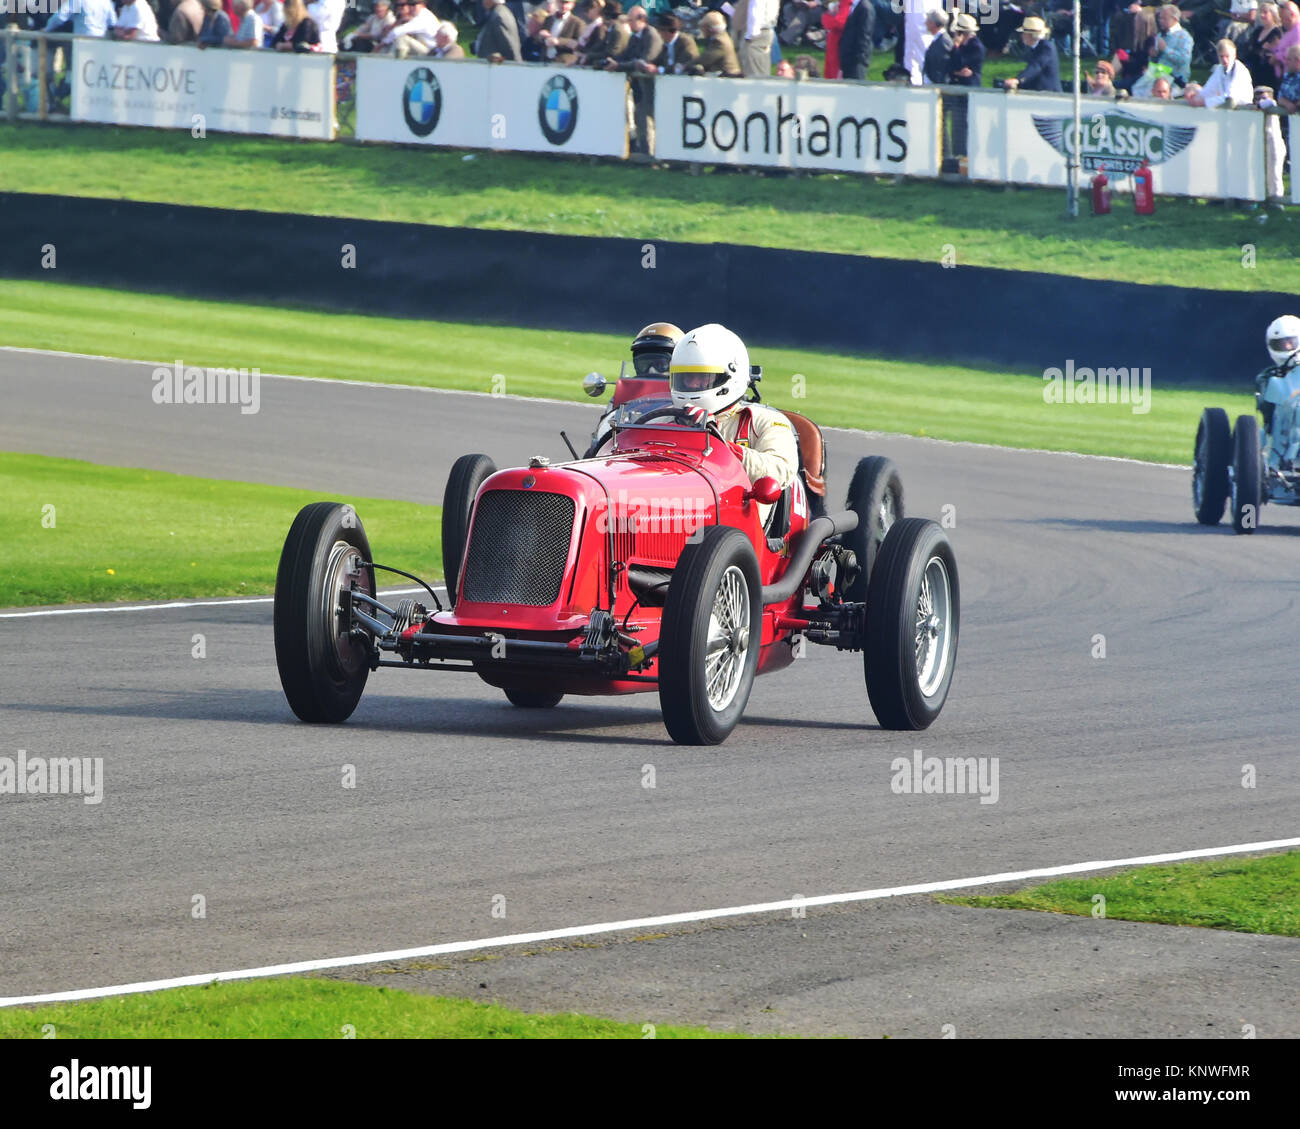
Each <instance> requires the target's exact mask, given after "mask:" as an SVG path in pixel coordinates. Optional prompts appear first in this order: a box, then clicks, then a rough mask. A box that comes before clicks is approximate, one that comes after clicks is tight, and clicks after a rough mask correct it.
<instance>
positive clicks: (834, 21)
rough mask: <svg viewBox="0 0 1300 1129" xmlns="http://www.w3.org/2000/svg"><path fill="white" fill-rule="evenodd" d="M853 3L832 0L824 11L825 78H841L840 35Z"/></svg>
mask: <svg viewBox="0 0 1300 1129" xmlns="http://www.w3.org/2000/svg"><path fill="white" fill-rule="evenodd" d="M852 8H853V5H852V4H850V3H848V2H847V0H838V2H837V0H831V3H830V4H827V5H826V11H824V12H823V13H822V27H824V28H825V29H826V70H825V73H824V74H823V75H822V77H823V78H840V77H841V75H840V36H841V35H843V34H844V25H845V24H846V23H847V22H848V19H849V12H850V11H851V10H852Z"/></svg>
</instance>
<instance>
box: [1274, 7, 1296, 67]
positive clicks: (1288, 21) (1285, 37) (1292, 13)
mask: <svg viewBox="0 0 1300 1129" xmlns="http://www.w3.org/2000/svg"><path fill="white" fill-rule="evenodd" d="M1277 14H1278V17H1279V19H1281V21H1282V38H1281V39H1279V40H1278V41H1277V42H1276V43H1274V44H1273V48H1272V55H1273V71H1274V73H1275V74H1276V75H1277V77H1278V78H1281V77H1282V75H1283V74H1284V73H1285V71H1286V52H1287V48H1288V47H1291V46H1292V45H1293V44H1296V43H1300V7H1297V6H1296V4H1295V0H1287V3H1285V4H1279V5H1278V10H1277Z"/></svg>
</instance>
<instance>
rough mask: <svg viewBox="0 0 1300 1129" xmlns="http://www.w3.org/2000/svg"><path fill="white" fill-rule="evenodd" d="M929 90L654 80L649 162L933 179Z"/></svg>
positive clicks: (933, 93)
mask: <svg viewBox="0 0 1300 1129" xmlns="http://www.w3.org/2000/svg"><path fill="white" fill-rule="evenodd" d="M939 97H940V95H939V89H938V87H933V86H931V87H909V86H895V85H892V84H888V83H856V82H854V83H843V82H809V81H803V82H795V81H792V80H790V79H780V78H776V79H748V80H745V81H737V80H736V79H727V78H713V77H708V78H694V77H690V76H686V75H672V76H666V77H664V78H658V79H656V80H655V93H654V104H655V156H656V157H659V158H661V159H664V160H669V161H693V162H700V163H704V164H710V165H717V164H735V165H757V166H760V167H766V168H785V169H806V170H809V171H826V172H859V173H903V174H906V175H908V176H920V177H933V176H938V174H939V161H940V136H939Z"/></svg>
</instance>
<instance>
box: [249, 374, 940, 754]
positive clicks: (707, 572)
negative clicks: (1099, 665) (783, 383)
mask: <svg viewBox="0 0 1300 1129" xmlns="http://www.w3.org/2000/svg"><path fill="white" fill-rule="evenodd" d="M665 384H666V382H665ZM633 391H636V392H638V393H642V394H641V395H639V396H628V395H627V394H626V393H627V392H628V389H625V390H624V392H625V394H624V395H623V396H618V395H616V397H615V399H616V400H617V401H618V406H617V408H616V410H615V411H614V413H613V415H612V417H610V421H609V422H610V423H611V425H612V426H611V427H610V429H609V430H610V434H609V436H608V441H607V442H605V443H603V445H602V444H596V446H599V447H601V450H600V451H599V452H598V453H596V454H594V455H591V456H590V457H587V458H583V459H575V460H574V461H572V462H566V463H560V464H557V465H552V464H551V462H550V461H549V460H548V459H546V458H543V457H540V456H538V457H534V458H532V459H530V460H529V463H528V465H527V466H522V467H516V468H514V469H510V470H497V469H496V467H495V466H494V465H493V463H492V461H491V460H490V459H489V458H488V457H487V456H486V455H464V456H462V457H461V458H460V459H458V460H457V461H456V463H455V464H454V465H453V467H452V470H451V474H450V476H449V479H448V483H447V488H446V493H445V496H444V508H443V515H442V543H443V564H444V570H445V573H446V579H447V597H448V602H449V604H450V605H451V606H450V607H443V606H442V603H441V601H440V600H439V597H438V595H437V592H436V591H435V590H434V589H433V588H431V587H430V586H429V585H427V584H425V582H424V581H421V580H419V578H418V577H414V576H411V574H409V573H404V572H401V570H398V569H388V567H387V566H384V565H381V564H378V563H376V562H375V561H374V560H373V558H372V556H371V552H370V544H369V542H368V540H367V539H366V534H365V530H364V529H363V527H362V524H361V521H360V519H359V518H358V517H357V515H356V514H355V513H354V512H353V510H352V509H351V507H349V506H345V505H340V504H335V503H331V502H317V503H314V504H312V505H309V506H307V507H305V508H304V509H303V510H302V511H301V512H300V513H299V514H298V516H297V518H296V519H295V520H294V523H293V526H292V528H291V529H290V530H289V535H288V537H287V539H286V541H285V545H284V551H283V553H282V555H281V557H280V566H279V572H278V574H277V577H276V587H275V651H276V662H277V665H278V667H279V671H280V681H281V684H282V685H283V687H284V692H285V695H286V697H287V698H288V700H289V705H290V706H291V707H292V709H293V711H294V713H295V714H297V715H298V717H300V718H301V719H302V720H304V721H309V722H341V721H343V720H345V719H346V718H348V717H349V716H350V715H351V714H352V712H353V710H354V709H355V708H356V705H357V702H358V700H359V699H360V697H361V693H362V690H363V689H364V688H365V685H366V680H367V678H368V676H369V674H370V672H371V671H372V670H375V669H377V668H379V667H381V666H400V667H411V668H423V669H430V670H462V671H472V672H474V673H477V674H478V676H479V677H480V678H481V679H483V681H485V682H487V683H488V684H489V685H492V686H496V687H499V688H500V689H501V690H503V691H504V692H505V695H506V697H507V698H508V699H509V700H510V701H511V702H512V703H514V704H515V705H516V706H520V707H524V708H537V709H544V708H549V707H552V706H554V705H556V704H557V703H558V702H559V701H560V700H561V698H563V697H564V695H566V694H624V693H637V692H644V691H649V690H656V689H657V690H658V692H659V701H660V706H661V708H662V711H663V718H664V724H665V726H666V727H667V729H668V733H669V734H670V735H671V737H672V738H673V740H674V741H677V742H679V743H681V744H693V745H703V744H717V743H719V742H721V741H723V740H725V738H726V737H727V735H728V734H729V733H730V732H731V731H732V729H733V728H734V727H735V726H736V724H737V723H738V722H739V720H740V718H741V715H742V714H743V712H744V709H745V704H746V702H747V701H748V699H749V694H750V688H751V686H752V685H753V680H754V677H755V675H757V674H762V673H766V672H768V671H774V670H780V669H781V668H782V667H785V666H788V665H790V664H791V663H792V662H793V661H794V660H795V659H796V658H797V657H798V656H799V655H800V654H801V653H802V646H803V643H804V642H808V643H819V644H825V645H830V646H834V647H836V648H837V649H838V650H841V651H861V652H862V654H863V666H864V672H865V679H866V689H867V694H868V696H869V698H870V701H871V707H872V709H873V710H874V712H875V715H876V717H877V719H878V720H879V722H880V724H881V725H882V726H883V727H885V728H887V729H924V728H926V727H927V726H928V725H930V723H931V722H933V721H934V719H935V718H936V717H938V715H939V712H940V710H941V709H942V708H943V704H944V701H945V699H946V698H947V695H948V688H949V685H950V683H951V681H952V675H953V669H954V666H955V663H956V657H957V633H958V620H959V604H960V601H959V588H958V580H957V564H956V560H955V558H954V556H953V550H952V546H951V544H950V543H949V540H948V538H947V536H946V535H945V533H944V532H943V530H942V529H940V527H939V526H938V525H937V524H935V523H934V522H932V521H927V520H922V519H918V518H906V517H904V516H903V488H902V482H901V480H900V478H899V474H898V470H897V468H896V467H895V466H894V464H893V463H892V462H891V461H890V460H888V459H885V458H880V457H872V458H865V459H862V460H861V461H860V462H859V463H858V465H857V467H856V469H855V470H854V473H853V477H852V480H851V481H850V483H849V489H848V499H847V503H846V508H845V509H844V510H843V511H841V512H838V513H828V512H826V506H825V492H826V484H825V445H824V443H823V440H822V434H821V431H820V429H819V428H818V427H817V426H816V425H815V424H814V423H813V422H812V421H811V420H809V419H807V418H805V417H803V416H800V415H797V414H795V413H792V412H787V413H786V415H787V416H788V417H789V419H790V421H791V423H792V425H793V426H794V429H795V432H796V435H797V437H798V440H799V448H800V463H801V468H800V473H799V476H798V478H797V479H796V480H795V482H794V483H793V484H792V485H791V486H790V487H787V488H786V489H785V490H781V489H780V488H779V487H778V484H777V483H776V481H775V480H774V479H771V478H760V479H759V480H758V481H757V482H753V483H751V482H750V480H749V478H748V477H747V476H746V474H745V472H744V470H743V468H742V466H741V463H740V461H739V459H737V457H736V456H735V454H734V453H733V452H732V451H731V449H730V448H729V447H728V445H727V443H726V442H725V441H723V440H722V439H721V438H720V436H719V435H718V434H717V432H716V430H715V429H714V428H713V427H712V426H710V425H705V426H701V425H700V424H699V423H698V422H696V421H695V420H693V419H692V418H691V417H690V415H689V414H688V413H685V412H683V411H682V410H681V409H679V408H674V407H673V406H672V405H671V402H669V403H667V404H665V403H664V402H662V401H660V400H656V399H655V398H654V396H653V395H652V394H651V395H645V394H644V393H645V392H646V390H645V389H641V388H637V389H634V390H633ZM650 391H651V392H653V390H650ZM760 510H767V511H768V512H767V520H766V523H764V522H763V521H761V520H760ZM376 569H379V570H387V571H392V572H396V573H400V575H403V576H411V579H415V580H417V582H418V583H420V584H421V585H423V586H424V587H425V588H426V589H427V590H428V592H429V595H430V597H431V600H432V610H430V607H429V606H426V605H425V604H423V603H420V602H417V601H415V600H411V599H404V600H402V601H400V602H399V603H397V604H396V606H395V607H389V606H388V605H386V604H384V603H383V602H381V601H380V600H379V599H378V598H377V595H376V593H377V588H376V585H375V570H376Z"/></svg>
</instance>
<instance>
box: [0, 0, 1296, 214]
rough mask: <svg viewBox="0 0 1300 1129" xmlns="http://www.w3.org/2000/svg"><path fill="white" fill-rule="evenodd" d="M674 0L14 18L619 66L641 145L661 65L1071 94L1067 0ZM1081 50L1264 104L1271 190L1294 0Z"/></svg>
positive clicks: (1202, 102)
mask: <svg viewBox="0 0 1300 1129" xmlns="http://www.w3.org/2000/svg"><path fill="white" fill-rule="evenodd" d="M1224 2H1229V3H1230V4H1231V7H1230V9H1228V10H1224V9H1223V8H1222V7H1221V5H1222V4H1223V3H1224ZM668 4H669V0H645V2H643V3H638V4H634V5H632V6H630V7H628V8H627V10H626V11H625V10H624V8H623V3H622V0H540V2H530V0H311V2H310V3H304V0H62V3H61V6H60V7H59V8H58V9H57V10H56V11H55V12H54V13H53V14H52V15H49V16H41V15H39V14H36V13H34V12H31V11H30V10H29V13H28V14H27V15H26V16H23V17H21V19H22V21H24V22H25V23H26V25H27V26H29V27H33V28H37V29H39V28H40V26H41V25H42V24H43V25H44V27H45V30H48V31H65V32H66V31H71V32H73V33H74V34H76V35H82V36H91V37H112V38H115V39H129V40H132V41H134V42H141V43H143V42H159V41H163V42H167V43H172V44H192V45H194V46H195V47H198V48H200V49H227V50H270V51H284V52H299V53H303V52H326V53H335V52H338V51H340V50H342V51H348V52H359V53H374V54H388V55H392V56H395V57H397V58H413V57H427V58H433V59H465V58H467V57H469V56H473V57H475V58H477V59H480V60H486V61H489V62H505V61H510V62H519V63H536V64H542V65H553V66H566V67H589V68H594V69H599V70H606V71H615V72H622V73H626V74H628V75H630V76H631V77H632V78H633V79H634V80H639V81H634V82H632V83H631V84H630V92H629V124H630V125H631V126H632V129H633V132H634V134H635V136H636V142H635V147H636V148H637V149H638V150H640V151H642V152H649V151H651V141H652V133H653V110H652V99H653V91H652V87H650V86H649V85H648V84H647V83H646V82H645V81H644V79H646V78H647V77H649V76H654V75H664V74H686V75H719V76H724V77H729V78H754V77H767V76H771V75H775V76H777V77H782V78H789V79H818V78H827V79H865V78H866V77H867V69H868V67H869V66H870V64H871V61H872V56H873V53H878V52H879V53H885V54H886V57H887V58H889V57H890V55H892V58H890V61H889V62H888V63H887V65H886V67H885V68H884V72H883V78H884V79H886V80H887V81H895V82H899V83H906V84H911V85H916V86H921V85H939V86H949V87H978V86H984V85H988V83H987V82H986V80H985V74H984V72H985V64H986V60H987V59H988V58H990V57H994V56H1005V57H1006V58H1008V59H1011V60H1014V66H1016V67H1018V68H1019V69H1018V73H1016V74H1014V75H1011V76H1009V77H1006V78H1004V79H1000V80H997V81H995V82H993V85H995V86H1000V87H1003V88H1004V89H1006V90H1027V91H1058V92H1059V91H1062V90H1066V89H1069V88H1070V86H1069V83H1068V82H1067V81H1063V78H1062V74H1063V72H1062V61H1061V60H1062V57H1063V56H1066V55H1068V54H1069V51H1068V47H1069V40H1070V37H1071V36H1072V34H1073V13H1072V9H1071V8H1070V7H1069V6H1068V5H1067V3H1066V0H1024V2H1023V3H1012V2H1010V0H1002V2H1001V3H989V0H694V2H685V0H684V2H683V3H681V4H680V5H679V6H677V7H675V8H672V7H669V6H668ZM28 7H29V9H30V8H34V7H35V6H34V5H29V6H28ZM19 18H20V17H18V16H16V15H15V14H13V13H11V14H10V15H9V16H8V19H9V20H10V21H14V20H16V19H19ZM462 31H465V32H466V36H467V39H466V42H465V43H464V44H462V43H461V42H460V37H461V33H462ZM470 35H472V39H470V38H469V36H470ZM1080 46H1081V48H1083V53H1085V54H1087V55H1088V56H1089V58H1090V59H1095V60H1096V61H1095V63H1094V64H1093V66H1092V68H1091V69H1089V70H1088V71H1087V72H1086V73H1085V75H1084V79H1085V83H1084V88H1083V91H1082V92H1083V93H1084V94H1086V95H1087V96H1088V97H1090V98H1112V99H1151V100H1158V101H1175V100H1181V101H1182V102H1183V103H1184V104H1185V105H1187V106H1192V107H1196V108H1203V109H1216V108H1221V107H1228V108H1232V107H1239V106H1240V107H1250V106H1254V107H1256V108H1258V109H1260V110H1266V111H1269V115H1268V117H1269V120H1268V122H1267V123H1266V128H1265V135H1266V162H1267V165H1268V170H1269V183H1270V195H1271V196H1281V192H1282V188H1281V183H1282V170H1283V166H1284V163H1285V161H1286V145H1285V140H1284V137H1283V130H1282V129H1281V126H1280V123H1279V120H1278V118H1279V117H1280V116H1281V115H1286V114H1293V113H1296V112H1297V110H1300V7H1297V3H1296V0H1185V2H1184V3H1182V4H1172V3H1167V4H1161V5H1159V6H1147V7H1144V6H1143V5H1142V4H1141V3H1138V2H1136V0H1134V2H1132V3H1128V4H1125V3H1124V0H1083V36H1082V37H1081V40H1080ZM808 47H811V48H815V49H818V50H820V51H822V52H824V55H823V59H824V61H823V63H822V65H821V66H819V64H818V61H817V59H816V57H815V56H814V55H813V54H811V53H807V52H806V51H805V53H802V54H800V53H799V52H800V49H801V48H808ZM787 52H788V53H789V54H790V55H791V56H793V58H787V57H786V55H787ZM1194 63H1195V64H1197V65H1200V66H1203V67H1209V75H1208V77H1207V78H1206V80H1205V82H1204V83H1197V82H1194V81H1192V74H1191V72H1192V66H1193V64H1194ZM1003 69H1005V68H1003Z"/></svg>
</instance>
